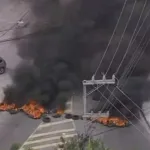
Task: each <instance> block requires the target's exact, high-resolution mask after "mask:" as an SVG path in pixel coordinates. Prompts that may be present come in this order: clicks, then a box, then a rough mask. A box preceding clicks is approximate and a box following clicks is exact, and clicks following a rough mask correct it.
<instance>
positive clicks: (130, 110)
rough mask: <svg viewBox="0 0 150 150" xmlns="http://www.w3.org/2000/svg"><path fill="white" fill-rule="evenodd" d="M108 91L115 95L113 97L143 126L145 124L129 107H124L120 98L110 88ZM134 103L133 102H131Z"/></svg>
mask: <svg viewBox="0 0 150 150" xmlns="http://www.w3.org/2000/svg"><path fill="white" fill-rule="evenodd" d="M107 90H108V91H109V92H110V93H111V94H112V95H113V97H114V98H115V99H116V100H117V101H118V102H119V103H120V104H121V105H122V106H123V107H124V108H125V109H126V110H128V111H129V112H130V113H131V114H132V115H133V116H134V117H135V118H136V119H137V120H138V121H139V122H140V123H141V124H143V122H141V120H140V119H139V118H138V117H137V116H136V115H135V114H134V113H132V111H131V110H130V109H129V108H128V107H126V105H124V104H123V103H122V101H121V100H120V99H119V98H118V97H116V96H115V95H114V94H113V93H112V92H111V91H110V90H109V89H108V88H107ZM131 101H132V100H131Z"/></svg>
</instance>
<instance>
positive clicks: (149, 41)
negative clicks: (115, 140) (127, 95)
mask: <svg viewBox="0 0 150 150" xmlns="http://www.w3.org/2000/svg"><path fill="white" fill-rule="evenodd" d="M149 43H150V39H149V40H148V42H147V43H146V46H145V47H144V49H143V51H142V53H141V54H140V56H139V57H138V56H137V57H138V59H137V62H135V65H134V66H133V68H132V71H131V72H130V71H129V72H130V74H129V76H128V79H129V77H130V76H131V74H132V72H133V71H134V69H135V67H136V65H137V64H138V62H139V61H140V59H141V57H142V55H143V54H144V51H145V49H146V48H147V46H148V44H149ZM116 79H117V78H116ZM128 79H127V80H126V82H127V81H128ZM117 80H118V79H117ZM121 80H122V79H121ZM119 82H120V81H119ZM125 84H126V83H124V84H123V83H122V85H124V86H125ZM122 85H121V84H120V83H119V87H121V88H122ZM124 86H123V87H124ZM116 87H118V86H116ZM116 87H115V88H114V90H113V91H112V92H114V91H115V90H116ZM110 96H111V95H110ZM114 102H115V100H114ZM111 108H112V107H111ZM111 108H110V109H109V110H111Z"/></svg>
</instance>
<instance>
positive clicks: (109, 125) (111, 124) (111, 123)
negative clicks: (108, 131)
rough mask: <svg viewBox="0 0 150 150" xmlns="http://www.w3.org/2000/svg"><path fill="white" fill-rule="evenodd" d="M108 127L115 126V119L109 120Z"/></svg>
mask: <svg viewBox="0 0 150 150" xmlns="http://www.w3.org/2000/svg"><path fill="white" fill-rule="evenodd" d="M107 126H108V127H114V126H116V125H115V124H114V123H113V121H110V122H108V125H107Z"/></svg>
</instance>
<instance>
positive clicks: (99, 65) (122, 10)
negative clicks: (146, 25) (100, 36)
mask: <svg viewBox="0 0 150 150" xmlns="http://www.w3.org/2000/svg"><path fill="white" fill-rule="evenodd" d="M127 1H128V0H125V1H124V4H123V7H122V9H121V13H120V15H119V18H118V21H117V23H116V26H115V28H114V31H113V33H112V36H111V38H110V40H109V42H108V45H107V47H106V49H105V51H104V53H103V56H102V58H101V61H100V63H99V64H98V67H97V69H96V71H95V73H94V75H95V76H96V74H97V72H98V70H99V68H100V67H101V63H102V61H103V59H104V57H105V55H106V53H107V51H108V48H109V46H110V43H111V41H112V39H113V37H114V35H115V32H116V30H117V28H118V25H119V22H120V19H121V17H122V15H123V12H124V9H125V6H126V3H127Z"/></svg>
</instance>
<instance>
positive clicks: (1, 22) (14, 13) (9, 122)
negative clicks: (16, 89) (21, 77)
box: [0, 0, 40, 150]
mask: <svg viewBox="0 0 150 150" xmlns="http://www.w3.org/2000/svg"><path fill="white" fill-rule="evenodd" d="M27 9H28V8H27V6H26V5H25V4H24V3H23V2H21V0H20V1H19V0H14V1H12V0H1V1H0V31H3V30H7V29H10V28H11V27H12V26H14V24H15V23H16V22H17V21H18V20H19V19H20V18H21V17H22V16H23V14H24V13H25V12H26V11H27ZM14 29H15V28H13V30H10V31H7V32H6V31H5V32H0V40H3V39H7V38H10V37H12V35H13V31H14ZM0 56H1V57H3V58H4V59H5V60H6V62H7V70H6V73H5V74H3V75H0V101H2V99H3V88H4V87H5V86H7V85H9V84H11V83H12V80H11V78H10V75H11V73H12V72H13V70H14V68H15V67H16V66H17V65H18V64H19V63H20V61H21V58H20V57H19V56H17V47H16V45H15V44H14V43H12V42H6V43H0ZM39 122H40V121H39V120H36V121H35V120H32V119H29V118H28V117H26V116H25V115H24V114H17V115H14V116H11V115H9V114H8V113H7V112H0V147H1V149H3V150H9V149H10V146H11V145H12V144H13V143H16V142H17V143H23V142H24V141H25V140H26V139H27V137H28V136H29V135H30V134H31V133H32V132H33V130H34V129H35V128H36V127H37V126H38V125H39Z"/></svg>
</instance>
